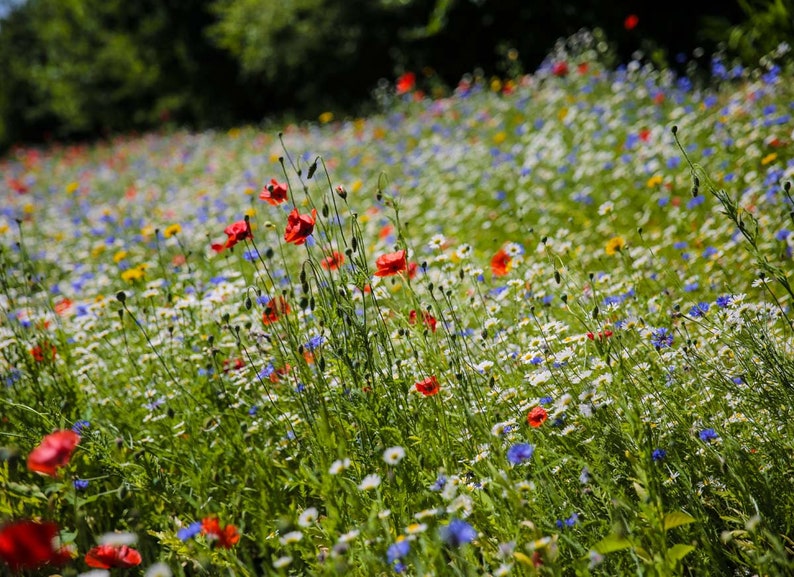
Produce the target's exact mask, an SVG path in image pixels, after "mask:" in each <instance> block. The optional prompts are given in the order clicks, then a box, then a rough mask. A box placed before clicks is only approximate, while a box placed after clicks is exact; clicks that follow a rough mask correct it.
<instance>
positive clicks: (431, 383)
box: [414, 377, 441, 397]
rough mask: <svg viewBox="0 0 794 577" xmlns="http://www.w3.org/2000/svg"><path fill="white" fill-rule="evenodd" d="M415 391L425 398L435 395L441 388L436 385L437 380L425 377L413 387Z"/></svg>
mask: <svg viewBox="0 0 794 577" xmlns="http://www.w3.org/2000/svg"><path fill="white" fill-rule="evenodd" d="M414 386H415V387H416V390H417V391H419V392H420V393H422V394H423V395H424V396H426V397H432V396H433V395H437V394H438V391H439V390H440V389H441V386H440V385H439V384H438V379H436V378H435V377H427V378H426V379H425V380H424V381H419V382H418V383H416V384H415V385H414Z"/></svg>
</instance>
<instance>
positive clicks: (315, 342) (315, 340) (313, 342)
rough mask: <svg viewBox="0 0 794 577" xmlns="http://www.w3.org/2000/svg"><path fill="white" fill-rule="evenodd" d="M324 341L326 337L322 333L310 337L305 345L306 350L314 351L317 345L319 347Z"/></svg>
mask: <svg viewBox="0 0 794 577" xmlns="http://www.w3.org/2000/svg"><path fill="white" fill-rule="evenodd" d="M324 342H325V337H324V336H322V335H317V336H316V337H312V338H310V339H309V340H308V341H307V342H306V344H305V345H303V347H304V348H305V349H306V350H309V351H313V350H315V349H316V348H317V347H319V346H320V345H321V344H323V343H324Z"/></svg>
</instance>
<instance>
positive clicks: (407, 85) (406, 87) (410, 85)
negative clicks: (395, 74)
mask: <svg viewBox="0 0 794 577" xmlns="http://www.w3.org/2000/svg"><path fill="white" fill-rule="evenodd" d="M414 86H416V74H414V73H413V72H406V73H405V74H403V75H402V76H400V77H399V78H398V79H397V94H405V93H406V92H410V91H411V90H413V89H414Z"/></svg>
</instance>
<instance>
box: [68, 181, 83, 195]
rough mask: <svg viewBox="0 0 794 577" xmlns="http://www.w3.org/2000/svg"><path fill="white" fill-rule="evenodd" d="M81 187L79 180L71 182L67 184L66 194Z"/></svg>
mask: <svg viewBox="0 0 794 577" xmlns="http://www.w3.org/2000/svg"><path fill="white" fill-rule="evenodd" d="M79 187H80V184H79V183H77V182H70V183H69V184H67V185H66V194H73V193H74V192H75V191H77V189H78V188H79Z"/></svg>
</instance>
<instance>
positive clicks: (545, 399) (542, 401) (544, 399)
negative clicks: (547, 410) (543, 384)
mask: <svg viewBox="0 0 794 577" xmlns="http://www.w3.org/2000/svg"><path fill="white" fill-rule="evenodd" d="M538 402H539V403H540V404H541V405H550V404H552V403H553V402H554V399H553V398H551V397H541V398H540V401H538Z"/></svg>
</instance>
